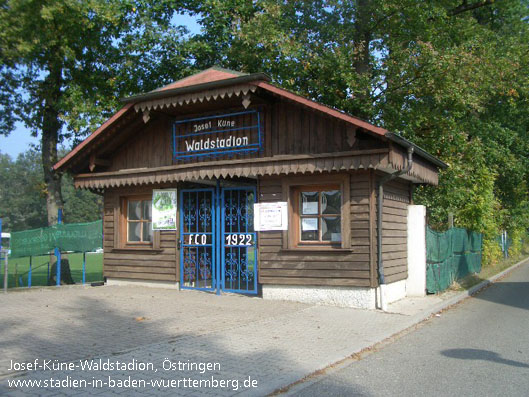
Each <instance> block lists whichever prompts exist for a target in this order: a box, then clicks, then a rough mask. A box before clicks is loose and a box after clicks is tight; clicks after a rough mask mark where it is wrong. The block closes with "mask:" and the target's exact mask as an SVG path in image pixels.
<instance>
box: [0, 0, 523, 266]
mask: <svg viewBox="0 0 529 397" xmlns="http://www.w3.org/2000/svg"><path fill="white" fill-rule="evenodd" d="M175 13H190V14H192V15H194V16H196V17H197V19H198V21H199V23H200V24H201V26H202V31H201V32H200V33H199V34H197V35H191V36H190V35H188V34H187V33H188V32H187V31H186V29H185V28H183V27H178V26H174V25H173V24H172V23H171V18H172V16H173V15H174V14H175ZM528 17H529V7H528V2H527V0H504V1H501V2H491V4H489V2H478V1H461V0H436V1H429V2H417V1H415V0H398V1H397V0H371V1H364V0H316V1H310V2H308V1H302V0H293V1H277V0H256V1H251V2H250V1H246V0H225V1H220V0H197V1H183V0H182V1H170V0H164V1H153V0H110V1H103V0H88V1H85V2H79V1H76V0H65V1H62V2H56V1H51V0H47V1H36V0H31V1H27V0H6V1H4V2H3V3H2V7H0V48H2V51H1V52H0V58H1V60H2V63H1V65H2V66H0V79H1V82H2V86H3V87H4V90H3V91H2V92H1V93H0V130H1V131H3V132H6V131H9V130H10V129H12V126H13V120H15V119H19V120H23V121H24V122H25V123H26V125H28V126H30V127H31V128H32V130H33V131H35V133H40V132H41V130H42V131H44V130H46V128H45V127H46V126H45V125H44V124H43V123H44V121H45V120H46V117H44V116H46V114H47V115H48V119H49V116H50V114H51V115H52V116H53V115H54V114H55V115H56V119H57V120H56V121H57V123H55V125H54V126H55V130H56V131H57V133H58V134H59V137H58V141H60V139H61V138H62V137H64V136H68V135H73V136H75V137H76V138H77V139H81V138H82V137H84V136H85V134H86V133H87V132H88V131H90V130H92V129H93V128H94V127H95V126H96V125H98V124H100V123H101V122H102V120H103V119H105V118H106V117H107V116H108V115H109V113H110V112H112V111H114V110H115V108H116V106H117V102H116V99H117V98H118V97H120V96H124V95H129V94H132V93H137V92H140V91H146V90H150V89H153V88H155V87H158V86H161V85H163V84H165V83H168V82H170V81H173V80H176V79H178V78H180V77H182V76H184V75H187V74H189V73H190V72H192V71H194V70H197V69H203V68H206V67H209V66H212V65H213V64H220V65H221V66H224V67H228V68H232V69H237V70H241V71H244V72H257V71H264V72H266V73H268V74H269V75H270V76H271V77H272V80H273V81H274V82H275V83H277V84H280V85H282V86H283V87H285V88H287V89H290V90H293V91H295V92H298V93H300V94H302V95H306V96H309V97H311V98H313V99H315V100H317V101H320V102H323V103H325V104H327V105H329V106H333V107H336V108H339V109H342V110H344V111H347V112H349V113H351V114H353V115H355V116H358V117H362V118H364V119H367V120H369V121H371V122H374V123H376V124H379V125H382V126H384V127H385V128H387V129H388V130H390V131H394V132H398V133H400V134H402V135H403V136H404V137H406V138H409V139H411V140H412V141H414V142H415V143H417V144H419V145H420V146H422V147H423V148H424V149H426V150H427V151H429V152H430V153H432V154H434V155H436V156H438V157H439V158H440V159H442V160H444V161H445V162H447V163H448V164H450V168H449V169H447V170H445V171H443V172H442V174H441V176H440V184H439V187H421V188H419V189H418V190H417V192H416V196H415V201H416V202H417V203H419V204H426V205H427V206H428V208H429V210H430V214H429V216H430V221H431V224H432V225H434V226H437V227H439V228H445V227H446V220H447V214H448V213H449V212H452V213H454V214H455V223H456V225H458V226H462V227H466V228H470V229H473V230H476V231H481V232H483V233H485V241H486V242H487V241H488V242H487V243H486V249H490V252H485V254H484V255H489V256H490V258H491V259H490V260H493V259H494V258H495V257H496V253H495V251H494V248H493V244H492V243H491V241H492V239H493V238H494V237H495V236H496V235H498V234H500V231H501V230H503V229H506V230H508V231H510V232H513V233H518V231H521V230H526V229H527V228H529V198H528V191H529V190H528V189H529V139H528V133H527V131H528V130H529V103H528V102H529V78H528V77H527V76H529V56H528V54H529V25H528V23H527V21H528V20H529V19H528ZM57 70H59V71H60V73H55V74H54V73H53V72H54V71H57ZM50 87H55V88H57V87H60V88H59V91H57V90H56V89H55V90H51V89H49V88H50ZM49 104H51V105H53V106H52V109H55V111H56V112H55V113H53V112H52V113H46V109H49V108H50V107H49V106H48V105H49ZM47 106H48V107H47ZM51 118H52V119H53V117H51ZM48 127H49V125H48ZM48 130H49V128H48ZM70 211H71V210H68V211H65V212H70ZM93 212H94V211H93V210H87V211H85V213H86V214H88V213H90V214H92V213H93Z"/></svg>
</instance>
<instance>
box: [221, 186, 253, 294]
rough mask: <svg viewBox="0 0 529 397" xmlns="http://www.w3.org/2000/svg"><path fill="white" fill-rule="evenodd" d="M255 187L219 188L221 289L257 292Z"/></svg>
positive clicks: (248, 292)
mask: <svg viewBox="0 0 529 397" xmlns="http://www.w3.org/2000/svg"><path fill="white" fill-rule="evenodd" d="M255 197H256V191H255V188H247V187H244V188H224V189H222V207H221V208H222V219H221V224H222V225H221V244H222V254H221V260H222V289H223V290H224V291H229V292H239V293H245V294H256V293H257V234H256V233H255V231H254V227H253V204H254V203H255Z"/></svg>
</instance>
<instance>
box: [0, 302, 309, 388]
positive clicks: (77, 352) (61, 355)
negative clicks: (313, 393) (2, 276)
mask: <svg viewBox="0 0 529 397" xmlns="http://www.w3.org/2000/svg"><path fill="white" fill-rule="evenodd" d="M153 304H156V303H155V302H153ZM61 306H62V310H63V316H61V317H60V318H59V319H58V321H56V322H55V323H54V325H53V327H47V328H45V329H42V331H41V332H40V333H38V334H35V333H34V332H33V333H31V332H28V331H25V328H26V327H25V326H24V322H21V321H18V322H17V323H16V324H15V323H11V322H9V321H7V322H4V323H3V324H0V333H1V332H2V328H4V327H13V326H15V327H16V328H17V331H18V332H17V333H16V335H15V334H14V333H11V334H10V335H9V337H6V338H2V339H0V356H1V359H0V395H1V394H2V393H3V392H11V391H12V390H11V389H7V388H6V383H5V382H6V376H8V377H9V378H11V379H12V378H13V376H14V375H15V374H14V373H13V372H10V371H8V366H7V365H9V362H10V360H13V361H18V362H22V361H25V362H31V361H33V360H35V359H36V358H39V359H40V360H41V362H42V360H54V359H56V360H59V361H60V362H69V361H77V360H80V359H83V360H84V359H96V358H103V359H104V360H106V358H110V360H111V361H114V360H120V361H122V362H131V361H132V360H137V361H142V362H152V363H153V364H154V365H155V367H157V368H158V371H157V372H156V373H153V372H152V371H151V372H147V373H146V372H145V371H135V370H131V371H125V372H121V373H119V372H120V371H118V373H116V374H115V376H116V379H118V378H122V379H124V378H126V377H128V376H129V375H130V376H131V377H132V378H136V379H150V378H156V379H160V378H165V379H182V378H184V377H189V378H192V379H199V380H200V379H206V380H207V379H211V377H215V378H218V379H232V380H235V379H238V380H239V381H240V385H239V386H238V389H235V388H234V386H233V384H232V385H231V386H229V387H225V388H222V389H214V388H213V389H212V388H209V389H207V388H206V390H200V389H199V390H197V389H195V390H193V389H187V390H185V392H187V393H189V392H190V393H193V394H194V392H196V393H198V394H202V393H205V394H208V393H209V395H211V393H213V394H217V392H219V393H220V394H223V395H232V394H236V393H240V392H241V391H244V390H245V389H243V381H244V379H247V378H248V377H249V376H251V378H252V379H256V380H257V381H258V385H259V386H260V387H259V388H258V389H253V392H254V393H257V394H259V395H264V394H268V393H270V392H273V391H274V390H275V389H276V388H278V387H279V386H285V384H281V381H280V382H279V383H278V380H279V379H278V378H282V377H283V376H285V373H288V374H290V375H291V376H295V378H296V379H299V378H302V377H303V376H304V375H306V373H304V372H303V371H302V370H301V369H298V368H297V367H298V365H297V364H296V363H295V362H294V361H292V360H291V359H289V358H288V357H286V356H285V354H284V353H283V352H282V351H281V349H280V348H279V347H278V348H274V349H269V348H268V349H263V346H261V345H260V344H259V343H256V342H255V341H251V340H250V342H248V341H246V340H245V338H244V337H241V332H240V331H238V328H239V327H235V328H234V329H233V335H230V333H228V335H227V336H226V333H224V334H223V335H224V336H220V335H219V334H217V333H216V332H213V333H206V334H202V335H200V334H197V333H194V332H189V330H187V331H184V332H180V333H176V332H175V333H173V334H169V333H166V332H163V331H162V330H163V326H162V324H160V321H152V320H150V319H149V318H148V316H149V314H148V313H141V312H138V313H137V317H134V316H133V315H131V316H128V315H127V314H126V313H117V312H116V310H114V309H113V308H112V307H111V306H109V305H106V304H105V303H104V301H101V300H99V299H94V298H88V297H83V299H75V300H71V301H65V302H63V304H62V305H61ZM175 307H177V306H176V305H175ZM192 315H193V313H181V312H177V311H176V310H175V313H174V316H175V317H177V318H178V317H180V318H181V319H182V321H185V319H186V317H187V316H192ZM27 321H37V322H38V321H39V319H38V318H33V319H27ZM241 325H244V324H241ZM206 326H207V322H206ZM4 329H5V328H4ZM165 360H167V362H168V363H169V362H172V363H178V362H179V361H180V362H184V363H188V362H191V363H193V362H195V363H213V362H218V363H220V370H218V369H215V370H214V371H206V372H204V373H201V372H200V371H197V370H196V369H192V370H176V371H175V370H174V369H171V370H166V369H165V368H163V365H162V363H163V362H164V361H165ZM48 372H49V374H48V373H46V371H42V370H40V371H29V372H26V373H19V374H18V375H21V376H22V377H24V378H30V379H44V378H45V377H49V376H50V375H54V376H57V377H58V378H61V379H62V378H65V377H66V376H67V375H68V376H70V377H77V378H79V377H80V378H82V377H83V376H84V377H87V376H88V379H90V378H92V376H94V377H95V378H99V377H101V378H103V375H105V376H106V375H107V373H105V372H102V373H91V374H86V373H85V374H83V373H82V371H80V370H79V369H76V370H75V371H73V372H68V371H63V370H58V371H48ZM293 380H294V379H292V381H293ZM288 382H291V381H290V380H289V381H288ZM151 389H152V388H151ZM74 390H75V389H69V390H68V389H66V390H63V392H73V391H74ZM251 390H252V389H250V390H249V391H251ZM17 391H21V389H17ZM25 391H31V392H32V393H40V392H42V393H43V395H47V394H50V392H49V391H48V390H41V391H39V390H35V389H33V390H28V389H25V390H23V392H25ZM76 391H80V390H79V389H76ZM107 391H109V392H111V390H110V389H107ZM129 391H130V392H138V393H139V394H141V393H142V392H146V391H148V390H145V389H143V390H141V389H136V390H134V388H133V389H129ZM154 391H156V392H158V393H162V394H165V393H167V394H168V395H169V394H171V395H174V394H175V392H176V393H178V392H179V390H175V389H174V388H167V387H164V386H162V387H161V388H158V389H154ZM183 391H184V390H180V392H183ZM52 394H53V393H52ZM39 395H40V394H39Z"/></svg>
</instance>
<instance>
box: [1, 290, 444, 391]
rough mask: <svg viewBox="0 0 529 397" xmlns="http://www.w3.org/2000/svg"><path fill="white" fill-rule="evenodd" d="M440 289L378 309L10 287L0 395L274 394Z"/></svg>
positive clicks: (397, 327)
mask: <svg viewBox="0 0 529 397" xmlns="http://www.w3.org/2000/svg"><path fill="white" fill-rule="evenodd" d="M443 299H446V297H429V298H422V299H413V300H410V299H408V300H405V301H401V302H399V303H397V304H395V305H392V306H390V311H393V312H394V313H382V312H380V311H374V310H373V311H370V310H358V309H349V308H338V307H330V306H313V305H306V304H301V303H292V302H280V301H266V300H262V299H260V298H250V297H245V296H237V295H222V296H216V295H213V294H208V293H202V292H195V291H176V290H167V289H153V288H146V287H136V286H135V287H123V286H112V287H110V286H104V287H84V288H83V287H72V288H70V287H63V288H58V289H42V290H33V291H16V292H10V293H8V294H7V295H3V296H2V297H1V299H0V301H1V304H2V307H1V309H0V335H1V337H0V379H1V380H0V394H2V393H7V394H8V395H10V396H11V395H13V396H15V395H50V396H51V395H72V394H76V395H108V394H122V393H123V394H126V395H131V394H138V395H139V394H142V395H149V394H152V395H160V394H169V393H171V394H178V395H188V394H189V395H219V394H221V395H235V394H240V393H242V394H248V395H266V394H268V393H271V392H273V391H275V390H277V389H279V388H281V387H285V386H287V385H289V384H291V383H293V382H295V381H297V380H299V379H302V378H303V377H305V376H307V375H309V374H311V373H313V372H314V371H317V370H319V369H322V368H325V367H326V366H328V365H330V364H332V363H334V362H336V361H339V360H341V359H343V358H345V357H347V356H349V355H351V354H353V353H355V352H358V351H360V350H362V349H364V348H366V347H369V346H371V345H373V344H375V343H377V342H379V341H381V340H384V339H385V338H387V337H390V336H391V335H393V334H395V333H396V332H399V331H401V330H402V329H405V328H407V327H409V326H411V325H413V324H414V323H415V322H416V321H417V319H416V315H417V314H418V313H421V312H423V311H424V309H425V308H426V307H431V306H434V305H435V304H437V303H438V302H440V301H442V300H443ZM35 360H37V366H38V368H37V370H33V368H32V367H29V368H28V364H29V365H31V364H34V363H35ZM97 364H100V365H101V366H102V368H97ZM21 365H25V368H21V367H20V366H21ZM13 366H14V367H16V368H17V369H19V371H15V370H10V368H11V367H13ZM89 367H90V368H89ZM20 369H21V370H20ZM12 381H19V382H26V383H25V384H22V383H19V384H18V387H14V385H13V384H11V388H10V387H9V382H12ZM27 382H35V383H32V384H31V385H30V386H28V385H29V384H28V383H27ZM39 382H40V384H39ZM171 382H172V383H171Z"/></svg>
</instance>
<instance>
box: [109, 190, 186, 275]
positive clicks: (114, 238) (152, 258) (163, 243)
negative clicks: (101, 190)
mask: <svg viewBox="0 0 529 397" xmlns="http://www.w3.org/2000/svg"><path fill="white" fill-rule="evenodd" d="M149 192H152V190H151V189H149V190H145V189H140V188H136V189H120V190H117V189H114V190H108V191H106V192H105V198H104V217H103V231H104V237H103V247H104V256H103V275H104V276H105V277H110V278H123V279H139V280H148V281H167V282H176V281H177V277H178V266H177V263H178V261H177V258H178V250H177V232H176V231H170V230H164V231H160V232H154V242H153V245H154V246H155V248H154V249H153V248H149V249H145V250H135V249H128V248H125V247H123V246H122V244H121V243H120V240H119V239H120V235H121V233H122V231H119V230H118V229H119V227H120V226H119V225H120V221H119V219H120V213H121V208H120V202H121V197H125V196H129V195H131V194H145V193H149Z"/></svg>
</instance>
